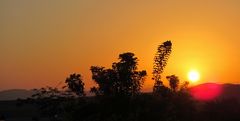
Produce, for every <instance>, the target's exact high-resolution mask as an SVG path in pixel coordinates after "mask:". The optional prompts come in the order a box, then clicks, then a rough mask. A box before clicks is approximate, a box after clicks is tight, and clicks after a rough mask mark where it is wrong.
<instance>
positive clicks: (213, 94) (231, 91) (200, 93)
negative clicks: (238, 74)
mask: <svg viewBox="0 0 240 121" xmlns="http://www.w3.org/2000/svg"><path fill="white" fill-rule="evenodd" d="M190 90H191V94H192V95H193V96H194V97H196V98H198V99H200V100H208V99H211V98H217V99H231V98H234V99H237V100H239V101H240V84H216V83H204V84H200V85H197V86H194V87H191V88H190Z"/></svg>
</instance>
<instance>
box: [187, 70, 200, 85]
mask: <svg viewBox="0 0 240 121" xmlns="http://www.w3.org/2000/svg"><path fill="white" fill-rule="evenodd" d="M199 78H200V75H199V73H198V72H197V71H196V70H191V71H189V72H188V79H189V80H190V81H191V82H197V81H198V80H199Z"/></svg>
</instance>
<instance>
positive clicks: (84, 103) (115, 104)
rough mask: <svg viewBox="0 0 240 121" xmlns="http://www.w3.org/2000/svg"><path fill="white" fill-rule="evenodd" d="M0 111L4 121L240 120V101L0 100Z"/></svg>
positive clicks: (175, 98) (180, 97)
mask: <svg viewBox="0 0 240 121" xmlns="http://www.w3.org/2000/svg"><path fill="white" fill-rule="evenodd" d="M0 114H3V115H4V117H5V120H6V121H239V120H240V115H239V114H240V102H239V101H238V100H236V99H218V100H212V101H208V102H199V101H195V100H193V99H191V97H188V96H186V95H181V94H178V95H174V96H171V97H167V98H163V97H161V98H160V97H156V96H153V95H151V94H142V95H139V96H135V97H131V98H129V97H127V98H126V97H121V98H120V97H90V98H89V97H87V98H86V97H85V98H79V99H63V100H41V101H40V100H37V101H36V100H35V101H33V100H28V101H24V102H23V101H20V103H19V101H1V102H0ZM44 117H45V118H44Z"/></svg>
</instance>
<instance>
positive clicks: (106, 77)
mask: <svg viewBox="0 0 240 121" xmlns="http://www.w3.org/2000/svg"><path fill="white" fill-rule="evenodd" d="M137 61H138V60H137V58H136V57H135V56H134V54H133V53H123V54H120V55H119V62H115V63H113V64H112V68H111V69H105V68H104V67H98V66H92V67H91V69H90V70H91V71H92V79H93V80H94V81H95V82H96V83H97V85H98V87H93V88H91V91H92V92H94V93H95V94H96V95H105V96H106V95H107V96H109V95H110V96H132V95H136V94H139V92H140V90H141V87H142V85H143V82H144V77H145V76H146V74H147V73H146V71H145V70H143V71H137V64H138V63H137Z"/></svg>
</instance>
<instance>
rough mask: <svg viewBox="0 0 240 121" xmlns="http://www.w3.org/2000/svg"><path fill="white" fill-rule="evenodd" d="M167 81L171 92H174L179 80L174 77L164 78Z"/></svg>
mask: <svg viewBox="0 0 240 121" xmlns="http://www.w3.org/2000/svg"><path fill="white" fill-rule="evenodd" d="M166 78H167V79H168V81H169V86H170V88H171V90H172V91H173V92H176V91H177V89H178V87H179V79H178V77H177V76H175V75H171V76H167V77H166Z"/></svg>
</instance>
